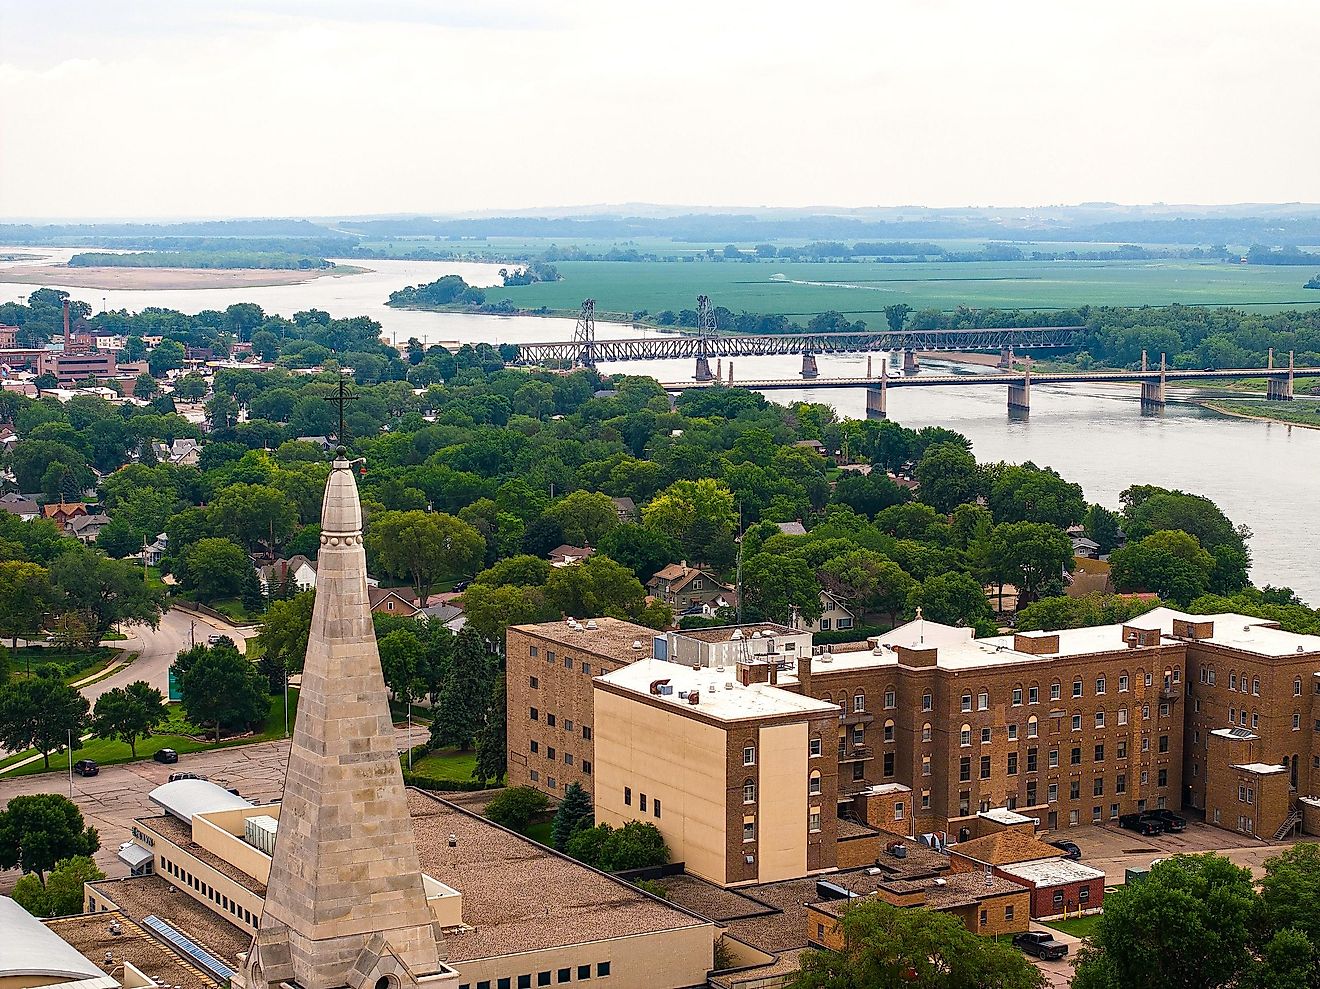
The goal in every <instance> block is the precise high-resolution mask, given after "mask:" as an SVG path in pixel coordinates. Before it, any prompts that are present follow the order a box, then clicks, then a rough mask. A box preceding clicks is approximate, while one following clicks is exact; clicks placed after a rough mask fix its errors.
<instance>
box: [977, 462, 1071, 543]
mask: <svg viewBox="0 0 1320 989" xmlns="http://www.w3.org/2000/svg"><path fill="white" fill-rule="evenodd" d="M988 500H989V502H990V510H991V511H992V512H994V515H995V518H996V519H997V520H999V521H1000V522H1047V523H1049V524H1050V525H1052V526H1056V527H1058V528H1060V529H1066V528H1068V526H1070V525H1076V524H1078V523H1079V522H1081V521H1082V518H1083V516H1084V515H1085V512H1086V502H1085V501H1084V500H1083V498H1082V486H1081V485H1080V484H1073V483H1071V482H1069V481H1065V480H1064V479H1063V478H1062V477H1060V476H1059V475H1058V474H1057V473H1056V472H1054V471H1052V470H1050V469H1048V468H1043V469H1042V468H1038V467H1037V466H1036V465H1035V464H1029V463H1028V464H1020V465H1009V466H1005V467H1003V468H1002V469H1001V470H999V471H997V472H995V476H994V479H993V480H992V481H991V483H990V491H989V498H988Z"/></svg>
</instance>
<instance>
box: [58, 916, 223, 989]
mask: <svg viewBox="0 0 1320 989" xmlns="http://www.w3.org/2000/svg"><path fill="white" fill-rule="evenodd" d="M112 920H117V921H119V926H120V933H119V934H111V933H110V922H111V921H112ZM46 926H47V927H49V928H50V929H51V930H52V931H53V932H55V933H56V934H58V935H59V936H60V937H62V938H63V939H64V940H65V941H67V942H68V943H69V944H70V945H71V946H72V947H73V948H74V949H76V950H77V951H80V952H81V953H82V954H83V956H84V957H86V958H87V959H88V961H91V962H95V963H96V964H98V965H100V964H104V962H105V955H106V952H107V951H109V952H111V953H112V957H113V958H114V965H115V967H118V966H120V965H122V964H124V963H125V962H127V963H128V964H130V965H132V966H134V967H135V968H137V969H138V970H139V971H141V972H142V973H144V974H145V975H148V976H150V977H151V978H153V979H155V980H156V981H157V982H161V983H164V984H166V985H170V986H182V987H183V989H218V987H219V985H220V983H218V982H216V981H215V980H214V979H212V978H211V977H210V976H209V975H206V974H205V973H204V972H203V971H202V970H201V969H199V968H197V966H195V965H193V964H192V963H191V962H188V961H185V960H184V959H183V958H182V956H180V955H179V954H177V953H176V952H174V951H173V950H171V949H170V948H167V947H165V945H163V944H161V942H159V941H157V940H156V939H155V938H154V937H152V936H151V935H150V934H148V933H147V932H146V931H144V930H143V929H142V928H141V927H139V926H138V925H137V924H136V923H134V921H133V920H132V919H131V918H130V917H129V916H128V915H127V914H125V913H124V912H123V911H121V910H111V911H107V912H105V913H87V914H81V915H79V916H76V917H60V918H57V919H55V920H48V921H46Z"/></svg>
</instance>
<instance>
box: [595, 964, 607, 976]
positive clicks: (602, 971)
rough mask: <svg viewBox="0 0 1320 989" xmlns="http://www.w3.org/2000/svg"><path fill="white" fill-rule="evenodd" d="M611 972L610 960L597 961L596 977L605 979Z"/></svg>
mask: <svg viewBox="0 0 1320 989" xmlns="http://www.w3.org/2000/svg"><path fill="white" fill-rule="evenodd" d="M609 974H610V963H609V962H596V978H598V979H603V978H605V976H607V975H609Z"/></svg>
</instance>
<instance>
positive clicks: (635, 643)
mask: <svg viewBox="0 0 1320 989" xmlns="http://www.w3.org/2000/svg"><path fill="white" fill-rule="evenodd" d="M632 647H633V648H634V649H640V648H642V640H641V639H633V643H632Z"/></svg>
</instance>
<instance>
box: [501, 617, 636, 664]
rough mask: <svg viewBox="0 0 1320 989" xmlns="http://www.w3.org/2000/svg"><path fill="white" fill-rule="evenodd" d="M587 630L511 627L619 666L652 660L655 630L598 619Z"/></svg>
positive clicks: (577, 626) (555, 625)
mask: <svg viewBox="0 0 1320 989" xmlns="http://www.w3.org/2000/svg"><path fill="white" fill-rule="evenodd" d="M591 624H592V625H593V626H594V627H588V626H587V625H586V624H583V623H578V622H574V623H572V624H570V623H568V622H541V623H539V624H536V625H511V626H510V627H509V631H510V632H522V633H524V634H525V635H530V636H535V637H536V638H539V639H544V640H547V641H549V642H554V643H556V644H558V645H561V646H563V647H564V648H565V649H573V650H575V651H577V652H581V653H587V654H589V655H593V656H601V657H604V658H606V659H610V660H613V661H615V662H619V663H633V662H636V661H637V660H639V659H648V658H650V656H651V646H652V642H653V641H654V639H655V629H651V628H647V627H646V626H645V625H635V624H633V623H632V622H625V621H623V620H621V619H618V618H596V619H594V620H593V621H592V622H591Z"/></svg>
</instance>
